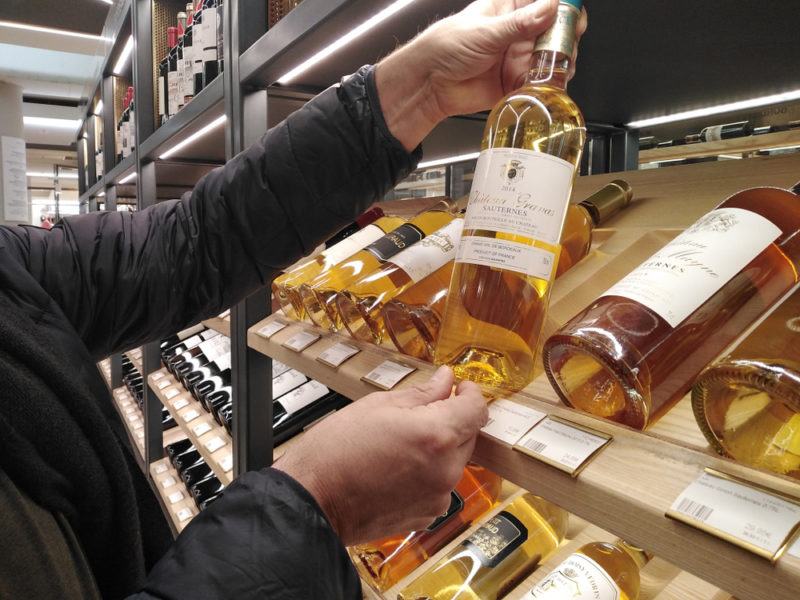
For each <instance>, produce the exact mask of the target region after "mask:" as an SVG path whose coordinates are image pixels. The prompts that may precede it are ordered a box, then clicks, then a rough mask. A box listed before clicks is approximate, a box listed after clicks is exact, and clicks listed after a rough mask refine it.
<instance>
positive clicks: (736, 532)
mask: <svg viewBox="0 0 800 600" xmlns="http://www.w3.org/2000/svg"><path fill="white" fill-rule="evenodd" d="M667 516H668V517H672V518H674V519H678V520H679V521H683V522H684V523H687V524H689V525H692V526H693V527H697V528H698V529H701V530H704V531H706V532H708V533H711V534H713V535H715V536H717V537H720V538H722V539H724V540H726V541H728V542H730V543H732V544H735V545H737V546H740V547H743V548H745V549H747V550H750V551H751V552H754V553H755V554H758V555H759V556H764V557H766V558H773V557H774V556H775V555H776V554H777V553H778V551H779V550H781V548H782V547H783V546H784V545H785V544H786V542H787V541H788V538H789V537H790V536H791V535H792V533H793V532H794V530H795V528H796V527H797V526H798V524H800V500H798V501H797V502H792V501H789V500H788V499H784V498H783V497H780V496H778V495H777V494H773V493H770V492H768V491H766V490H762V489H760V488H757V487H755V486H752V485H750V484H748V483H746V482H743V481H738V480H736V479H733V478H731V477H728V476H725V475H723V474H721V473H720V474H717V473H715V472H712V471H709V470H707V471H705V472H704V473H702V474H701V475H700V476H699V477H698V478H697V479H695V480H694V481H693V482H692V483H690V484H689V485H688V486H687V487H686V489H684V490H683V492H681V494H680V495H679V496H678V497H677V498H676V499H675V501H674V502H673V503H672V506H671V507H670V509H669V510H668V511H667Z"/></svg>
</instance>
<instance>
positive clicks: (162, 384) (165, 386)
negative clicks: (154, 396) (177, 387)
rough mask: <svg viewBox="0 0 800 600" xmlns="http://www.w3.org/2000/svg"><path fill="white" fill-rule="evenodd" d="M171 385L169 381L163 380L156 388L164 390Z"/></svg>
mask: <svg viewBox="0 0 800 600" xmlns="http://www.w3.org/2000/svg"><path fill="white" fill-rule="evenodd" d="M171 385H172V382H171V381H170V380H169V379H165V380H164V381H162V382H160V383H159V384H158V385H157V386H156V387H158V389H159V390H163V389H164V388H168V387H169V386H171Z"/></svg>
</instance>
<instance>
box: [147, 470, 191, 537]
mask: <svg viewBox="0 0 800 600" xmlns="http://www.w3.org/2000/svg"><path fill="white" fill-rule="evenodd" d="M150 478H151V479H152V482H153V487H154V488H155V490H156V497H157V498H158V501H159V504H161V509H162V510H163V511H164V514H165V515H167V518H168V519H169V524H170V528H171V529H172V533H173V534H174V535H177V534H179V533H180V532H181V531H183V529H184V528H185V527H186V526H187V525H188V524H189V523H190V522H191V521H192V519H193V518H194V517H195V516H197V514H198V513H199V512H200V511H199V510H198V508H197V505H196V504H195V503H194V499H193V498H192V495H191V494H190V493H189V490H187V489H186V486H185V485H184V483H183V481H181V478H180V476H179V475H178V472H177V471H176V470H175V468H174V467H173V466H172V465H171V464H170V462H169V458H166V457H165V458H162V459H160V460H157V461H155V462H154V463H153V464H151V465H150Z"/></svg>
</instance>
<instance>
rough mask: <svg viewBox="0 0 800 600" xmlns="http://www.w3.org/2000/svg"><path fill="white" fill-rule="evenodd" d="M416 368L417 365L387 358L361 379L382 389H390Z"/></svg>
mask: <svg viewBox="0 0 800 600" xmlns="http://www.w3.org/2000/svg"><path fill="white" fill-rule="evenodd" d="M416 370H417V369H416V367H409V366H407V365H402V364H400V363H396V362H394V361H391V360H385V361H383V362H382V363H381V364H379V365H378V366H377V367H375V368H374V369H372V371H370V372H369V373H367V374H366V375H364V376H363V377H362V378H361V380H362V381H366V382H367V383H371V384H372V385H375V386H377V387H379V388H381V389H382V390H390V389H392V388H393V387H394V386H396V385H397V384H398V383H400V382H401V381H402V380H403V379H405V378H406V377H408V376H409V375H411V374H412V373H413V372H414V371H416Z"/></svg>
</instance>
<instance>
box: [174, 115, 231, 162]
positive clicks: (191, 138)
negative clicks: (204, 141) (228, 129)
mask: <svg viewBox="0 0 800 600" xmlns="http://www.w3.org/2000/svg"><path fill="white" fill-rule="evenodd" d="M226 120H227V117H226V116H225V115H222V116H220V117H217V118H216V119H214V120H213V121H211V123H209V124H208V125H206V126H205V127H203V128H202V129H200V130H199V131H197V132H195V133H193V134H192V135H190V136H189V137H188V138H186V139H185V140H183V141H182V142H180V143H179V144H176V145H174V146H173V147H172V148H170V149H169V150H167V151H166V152H164V153H163V154H162V155H161V156H159V157H158V158H160V159H161V160H165V159H167V158H169V157H170V156H172V155H173V154H175V153H177V152H179V151H180V150H182V149H183V148H185V147H186V146H188V145H189V144H191V143H193V142H195V141H197V140H198V139H200V138H201V137H203V136H204V135H206V134H208V133H210V132H211V131H213V130H214V129H216V128H217V127H219V126H220V125H223V124H224V123H225V121H226Z"/></svg>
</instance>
